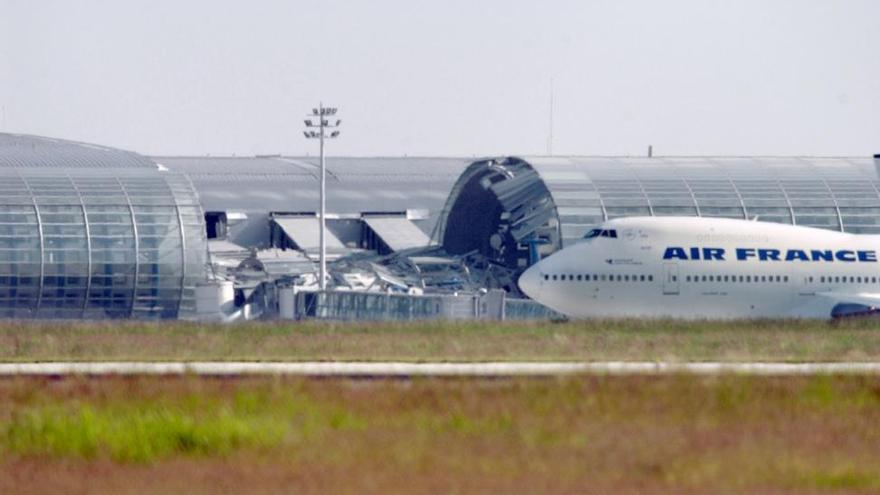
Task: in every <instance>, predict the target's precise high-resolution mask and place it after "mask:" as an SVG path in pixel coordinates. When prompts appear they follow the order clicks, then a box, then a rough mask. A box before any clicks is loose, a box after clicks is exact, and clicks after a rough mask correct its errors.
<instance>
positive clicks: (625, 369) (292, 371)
mask: <svg viewBox="0 0 880 495" xmlns="http://www.w3.org/2000/svg"><path fill="white" fill-rule="evenodd" d="M182 374H192V375H204V376H245V375H290V376H316V377H320V376H346V377H410V376H437V377H451V376H474V377H504V376H557V375H578V374H590V375H669V374H695V375H719V374H742V375H762V376H791V375H812V374H862V375H880V363H874V362H871V363H712V362H702V363H664V362H590V363H577V362H487V363H400V362H48V363H0V376H19V375H31V376H59V375H93V376H102V375H182Z"/></svg>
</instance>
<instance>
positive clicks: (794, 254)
mask: <svg viewBox="0 0 880 495" xmlns="http://www.w3.org/2000/svg"><path fill="white" fill-rule="evenodd" d="M794 260H798V261H810V257H809V256H807V253H805V252H803V251H801V250H800V249H789V250H788V252H787V253H785V261H794Z"/></svg>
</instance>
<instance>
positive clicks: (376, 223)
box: [364, 217, 431, 251]
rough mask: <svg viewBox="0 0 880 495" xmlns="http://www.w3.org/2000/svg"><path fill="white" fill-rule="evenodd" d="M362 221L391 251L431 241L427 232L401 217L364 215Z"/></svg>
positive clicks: (426, 243)
mask: <svg viewBox="0 0 880 495" xmlns="http://www.w3.org/2000/svg"><path fill="white" fill-rule="evenodd" d="M364 223H366V224H367V226H369V227H370V228H371V229H372V230H373V232H375V233H376V235H377V236H379V238H380V239H382V242H384V243H385V244H387V245H388V247H389V248H390V249H391V250H392V251H402V250H404V249H412V248H420V247H425V246H427V245H428V244H429V243H430V242H431V239H430V238H429V237H428V235H427V234H425V233H424V232H422V231H421V230H420V229H419V228H418V227H416V226H415V225H414V224H413V223H412V222H411V221H410V220H408V219H406V218H403V217H365V218H364Z"/></svg>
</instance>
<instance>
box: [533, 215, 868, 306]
mask: <svg viewBox="0 0 880 495" xmlns="http://www.w3.org/2000/svg"><path fill="white" fill-rule="evenodd" d="M878 249H880V235H858V234H848V233H843V232H834V231H830V230H825V229H818V228H812V227H803V226H796V225H785V224H778V223H770V222H760V221H752V220H738V219H728V218H706V217H627V218H619V219H614V220H609V221H607V222H605V223H604V224H603V225H602V226H601V227H599V228H596V229H593V230H591V231H589V232H588V233H587V234H586V236H585V237H584V240H583V241H582V242H579V243H577V244H575V245H572V246H569V247H566V248H564V249H562V250H560V251H557V252H556V253H553V254H552V255H550V256H548V257H547V258H545V259H543V260H541V261H539V262H537V263H536V264H534V265H532V266H531V267H529V268H528V269H527V270H526V271H525V272H524V273H523V274H522V275H521V276H520V278H519V286H520V289H521V290H522V291H523V293H525V294H526V295H527V296H528V297H530V298H531V299H533V300H535V301H537V302H539V303H541V304H543V305H545V306H548V307H550V308H551V309H553V310H556V311H558V312H560V313H563V314H565V315H567V316H569V317H571V318H592V317H612V318H615V317H653V318H658V317H672V318H684V319H703V318H706V319H708V318H720V319H736V318H776V317H782V318H819V319H828V318H842V317H852V316H862V315H870V314H874V313H880V263H878V258H877V250H878Z"/></svg>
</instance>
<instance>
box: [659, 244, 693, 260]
mask: <svg viewBox="0 0 880 495" xmlns="http://www.w3.org/2000/svg"><path fill="white" fill-rule="evenodd" d="M663 259H664V260H675V259H678V260H686V259H688V257H687V253H685V252H684V248H680V247H668V248H666V252H665V253H663Z"/></svg>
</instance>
